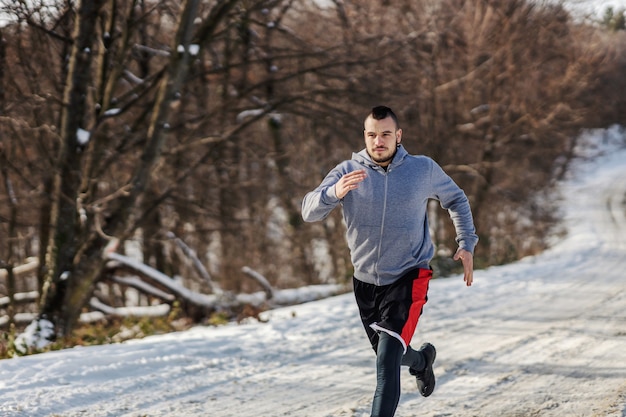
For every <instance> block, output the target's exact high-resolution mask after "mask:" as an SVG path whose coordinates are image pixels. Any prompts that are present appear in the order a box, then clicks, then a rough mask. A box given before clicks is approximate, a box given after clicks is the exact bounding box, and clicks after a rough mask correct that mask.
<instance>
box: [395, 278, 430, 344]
mask: <svg viewBox="0 0 626 417" xmlns="http://www.w3.org/2000/svg"><path fill="white" fill-rule="evenodd" d="M432 276H433V271H432V270H430V269H420V270H419V272H418V275H417V278H416V279H414V280H413V288H412V289H411V293H412V296H411V298H412V300H413V302H412V303H411V307H410V309H409V317H408V319H407V321H406V323H405V324H404V327H403V328H402V334H401V335H400V336H402V340H404V342H405V343H406V345H407V346H408V345H409V344H410V343H411V339H412V338H413V334H414V333H415V329H416V328H417V322H418V320H419V318H420V316H421V314H422V308H423V307H424V304H426V295H427V293H428V283H429V282H430V279H431V278H432Z"/></svg>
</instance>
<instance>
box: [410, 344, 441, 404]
mask: <svg viewBox="0 0 626 417" xmlns="http://www.w3.org/2000/svg"><path fill="white" fill-rule="evenodd" d="M419 351H420V352H422V354H423V355H424V361H425V362H426V367H425V368H424V369H423V370H421V371H418V370H416V369H412V368H409V373H410V374H411V375H414V376H415V378H416V379H417V388H418V389H419V390H420V394H422V396H424V397H428V396H429V395H430V394H432V393H433V391H434V390H435V373H434V372H433V362H435V357H436V356H437V351H436V350H435V347H434V346H433V345H431V344H430V343H424V344H423V345H422V347H420V350H419Z"/></svg>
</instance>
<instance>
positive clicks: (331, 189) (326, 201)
mask: <svg viewBox="0 0 626 417" xmlns="http://www.w3.org/2000/svg"><path fill="white" fill-rule="evenodd" d="M342 175H343V172H342V170H341V164H340V165H337V166H336V167H335V168H334V169H333V170H332V171H330V172H329V173H328V175H326V178H324V180H323V181H322V183H321V184H320V185H319V186H318V187H317V188H316V189H315V190H313V191H311V192H309V193H307V194H306V195H305V196H304V199H303V200H302V218H303V219H304V221H305V222H316V221H319V220H324V219H325V218H326V217H327V216H328V215H329V214H330V212H331V211H332V210H333V209H334V208H335V207H337V206H338V205H339V203H341V200H340V199H338V198H337V195H336V194H335V184H336V183H337V181H339V179H340V178H341V177H342Z"/></svg>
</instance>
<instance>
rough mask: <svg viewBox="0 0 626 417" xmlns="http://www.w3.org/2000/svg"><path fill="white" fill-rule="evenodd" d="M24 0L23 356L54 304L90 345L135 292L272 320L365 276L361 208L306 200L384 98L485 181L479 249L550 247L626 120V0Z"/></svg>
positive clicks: (492, 260) (7, 309) (454, 171)
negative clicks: (356, 260) (292, 299)
mask: <svg viewBox="0 0 626 417" xmlns="http://www.w3.org/2000/svg"><path fill="white" fill-rule="evenodd" d="M0 5H1V6H0V13H1V15H2V16H4V19H3V22H4V24H3V26H2V27H0V179H1V181H2V185H1V186H0V327H1V330H2V334H3V337H2V340H0V346H1V347H0V356H1V357H7V356H11V355H12V354H15V351H14V350H13V347H12V344H13V337H14V335H15V334H16V333H17V332H19V331H20V330H21V329H23V328H24V327H25V326H26V325H27V324H29V323H30V322H32V323H37V322H41V321H42V320H45V322H46V323H51V324H52V325H53V330H52V331H51V334H50V335H49V338H50V339H52V340H56V341H57V342H56V343H58V344H59V346H69V345H72V344H79V343H85V341H84V340H82V341H81V336H80V335H79V336H77V334H78V333H80V334H82V332H84V330H80V329H81V328H82V327H83V326H85V325H88V326H94V325H95V323H98V322H100V323H106V324H108V325H112V326H113V327H115V326H118V327H119V324H120V323H121V322H120V321H119V320H116V319H115V318H116V317H117V318H119V317H124V316H125V315H127V314H126V313H127V312H128V311H129V310H128V309H127V308H129V307H145V310H143V311H145V312H146V314H147V315H153V314H156V315H158V316H161V317H162V320H164V321H165V322H166V324H165V325H164V326H165V327H168V326H169V328H173V325H172V322H173V321H174V319H176V322H177V323H180V322H184V323H187V324H192V323H214V322H215V321H216V320H217V319H218V318H219V319H221V320H233V319H237V318H241V317H245V316H252V317H254V316H257V317H258V312H259V311H261V310H262V309H265V308H269V307H271V305H272V304H273V303H278V301H277V300H278V299H279V298H280V296H279V295H280V291H287V290H292V289H298V288H302V287H310V288H312V289H314V288H318V289H319V288H327V289H328V288H331V289H332V290H333V291H335V290H337V291H341V289H342V288H343V289H348V286H349V283H350V277H351V272H352V271H351V265H350V259H349V254H348V250H347V247H346V244H345V239H344V229H343V224H342V219H341V212H340V211H339V210H336V211H335V212H334V213H333V215H332V216H331V217H330V218H329V219H327V220H326V221H325V222H320V223H314V224H308V223H304V222H303V221H302V217H301V214H300V206H301V201H302V197H303V196H304V194H306V192H307V191H309V190H311V189H313V188H314V187H315V186H317V185H318V184H319V182H320V180H321V179H322V178H323V177H324V175H325V174H326V173H327V172H328V171H329V170H330V169H331V168H333V167H334V166H335V165H336V164H337V163H339V162H340V161H342V160H344V159H348V158H350V156H351V153H352V152H356V151H359V150H360V149H362V148H363V135H362V129H363V119H364V117H365V115H366V114H367V113H368V112H369V110H370V109H371V108H372V107H373V106H375V105H379V104H385V105H388V106H390V107H392V108H393V109H394V111H395V112H396V113H397V114H398V116H399V119H400V124H401V127H402V129H403V132H404V134H403V144H404V146H405V147H406V148H407V150H408V151H409V152H410V153H414V154H423V155H427V156H430V157H432V158H434V159H435V160H436V161H437V162H438V163H439V164H440V165H441V166H442V167H443V168H444V169H445V170H446V172H447V173H448V174H449V175H450V176H451V177H453V178H454V180H455V181H456V182H457V183H458V184H459V185H460V186H461V187H462V188H463V189H464V190H465V192H466V194H467V195H468V197H469V199H470V203H471V206H472V211H473V215H474V218H475V223H476V228H477V233H478V235H479V236H480V242H479V245H478V247H477V249H476V253H475V264H476V265H477V267H487V266H489V265H497V264H503V263H507V262H511V261H513V260H516V259H520V258H521V257H524V256H527V255H531V254H536V253H538V252H541V251H542V250H544V249H545V248H546V247H547V245H548V242H549V239H548V237H549V236H550V235H553V234H555V233H558V232H559V223H558V221H559V215H558V211H555V203H556V200H555V196H554V194H553V193H552V187H553V186H554V184H555V182H556V181H558V180H560V179H562V178H563V177H564V176H565V175H566V174H567V172H568V167H569V164H570V162H571V161H572V158H573V151H574V149H575V147H576V145H577V138H578V136H579V134H580V133H581V132H583V131H584V130H585V129H593V128H606V127H609V126H612V125H615V124H617V125H622V126H624V125H626V96H625V95H624V94H623V92H624V91H626V78H625V77H624V76H623V74H624V73H626V31H625V30H624V11H623V10H611V9H607V11H606V14H605V15H604V18H603V19H595V18H593V17H584V16H583V17H581V16H573V15H572V14H571V13H570V12H568V11H567V9H566V8H565V7H564V6H563V5H562V4H559V3H541V2H532V1H527V0H427V1H415V0H385V1H375V0H331V1H327V2H323V3H322V2H320V3H316V2H315V1H312V0H182V1H170V0H165V1H156V0H93V1H70V0H56V1H26V0H11V1H8V0H0ZM429 223H430V227H431V235H432V236H433V239H434V241H435V243H436V245H437V257H436V259H434V260H433V267H434V269H435V271H436V273H437V276H445V275H447V274H449V273H451V272H453V271H455V268H456V267H457V265H455V264H454V262H452V261H451V259H450V256H451V254H452V253H453V252H454V250H455V249H456V248H455V245H456V244H455V242H454V230H453V229H452V224H451V222H450V221H449V219H448V216H447V213H446V212H445V211H443V210H442V209H441V208H440V207H439V206H438V205H437V204H436V202H433V203H432V204H431V206H429ZM259 291H260V292H261V293H263V294H264V296H263V297H262V298H260V299H258V298H254V297H250V294H256V293H258V292H259ZM312 291H313V290H312ZM272 300H274V301H272ZM163 306H165V308H162V307H163ZM125 309H126V310H125ZM134 311H135V312H136V311H139V310H134ZM90 312H99V313H100V314H99V315H96V316H92V320H91V321H90V320H88V319H87V317H89V316H88V315H89V313H90ZM93 317H95V318H93ZM153 320H154V319H153ZM218 321H219V320H218ZM86 323H87V324H86ZM27 350H28V349H27ZM34 350H35V349H30V351H34Z"/></svg>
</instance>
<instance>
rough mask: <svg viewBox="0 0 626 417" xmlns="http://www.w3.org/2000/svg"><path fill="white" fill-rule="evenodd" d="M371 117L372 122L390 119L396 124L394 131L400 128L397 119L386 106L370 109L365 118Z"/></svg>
mask: <svg viewBox="0 0 626 417" xmlns="http://www.w3.org/2000/svg"><path fill="white" fill-rule="evenodd" d="M370 116H371V117H372V119H374V120H383V119H386V118H387V117H391V118H392V119H393V121H394V123H395V124H396V129H399V128H400V124H399V123H398V117H396V114H395V113H394V112H393V110H391V109H390V108H389V107H387V106H376V107H373V108H372V111H371V112H370V114H369V115H368V116H367V117H370Z"/></svg>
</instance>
